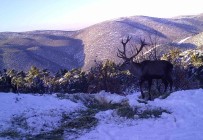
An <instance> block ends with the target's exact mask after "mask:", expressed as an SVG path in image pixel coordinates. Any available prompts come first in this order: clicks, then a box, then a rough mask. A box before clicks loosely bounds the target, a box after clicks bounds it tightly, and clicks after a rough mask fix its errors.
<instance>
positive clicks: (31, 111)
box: [0, 89, 203, 140]
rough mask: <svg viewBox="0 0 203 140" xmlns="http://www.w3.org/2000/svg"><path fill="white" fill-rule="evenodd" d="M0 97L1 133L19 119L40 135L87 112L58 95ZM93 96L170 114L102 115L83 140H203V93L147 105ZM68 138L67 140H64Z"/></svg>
mask: <svg viewBox="0 0 203 140" xmlns="http://www.w3.org/2000/svg"><path fill="white" fill-rule="evenodd" d="M81 95H82V94H81ZM0 96H1V98H0V132H1V131H2V130H6V129H8V128H11V127H13V126H14V125H13V123H12V121H15V120H14V119H13V118H15V117H17V116H24V117H25V118H26V121H27V125H28V126H29V128H32V129H29V130H27V131H31V130H32V132H29V133H33V134H35V133H36V134H37V133H39V131H40V130H41V129H44V131H49V130H52V129H54V128H55V127H57V126H58V125H59V124H58V123H59V122H60V121H59V120H60V119H61V116H62V113H64V112H67V113H70V112H74V111H77V110H85V109H86V108H87V107H85V105H84V104H82V102H80V101H78V102H72V101H70V100H68V99H59V98H57V97H56V96H55V95H43V96H40V95H28V94H20V95H17V94H13V93H0ZM91 96H94V98H95V99H96V100H101V102H102V101H103V102H104V101H105V102H109V103H122V102H125V103H126V102H127V103H128V104H129V105H130V106H131V107H137V108H139V109H140V110H146V109H153V108H162V109H165V110H167V111H169V112H170V113H162V115H161V117H160V118H156V117H151V118H147V119H141V118H139V117H136V116H135V117H134V119H127V118H124V117H120V116H119V115H117V114H116V113H115V110H110V109H109V110H106V111H99V112H98V113H96V115H95V117H96V118H97V119H98V120H99V122H98V124H97V126H95V127H94V128H92V129H90V131H88V132H86V133H82V134H81V135H80V136H79V137H77V139H79V140H153V139H155V140H191V139H193V140H202V139H203V121H202V120H203V89H196V90H186V91H177V92H174V93H172V94H171V95H170V96H168V97H167V98H166V99H155V100H154V101H148V102H147V104H145V103H140V102H139V99H138V96H140V93H132V94H129V95H126V96H119V95H116V94H110V93H106V92H100V93H98V94H95V95H91ZM16 129H17V128H16ZM21 129H22V128H21ZM19 131H25V130H19ZM24 133H27V132H26V131H25V132H24ZM68 138H69V137H67V136H64V139H68Z"/></svg>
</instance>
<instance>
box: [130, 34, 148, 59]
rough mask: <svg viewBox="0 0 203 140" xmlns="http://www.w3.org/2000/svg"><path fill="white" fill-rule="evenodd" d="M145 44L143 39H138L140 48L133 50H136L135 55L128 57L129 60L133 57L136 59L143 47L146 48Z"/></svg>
mask: <svg viewBox="0 0 203 140" xmlns="http://www.w3.org/2000/svg"><path fill="white" fill-rule="evenodd" d="M146 45H147V43H146V42H145V39H141V38H140V48H139V49H138V48H137V47H136V46H135V49H136V53H135V54H134V55H133V56H131V57H130V59H133V58H134V57H136V56H137V55H138V54H139V53H140V52H141V51H142V49H143V47H144V46H146Z"/></svg>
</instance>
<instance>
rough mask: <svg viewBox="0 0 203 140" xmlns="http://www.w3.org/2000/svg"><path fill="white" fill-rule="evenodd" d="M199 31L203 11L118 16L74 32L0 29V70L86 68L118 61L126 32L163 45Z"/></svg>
mask: <svg viewBox="0 0 203 140" xmlns="http://www.w3.org/2000/svg"><path fill="white" fill-rule="evenodd" d="M201 32H203V14H199V15H192V16H181V17H175V18H156V17H148V16H132V17H122V18H118V19H114V20H108V21H104V22H101V23H98V24H95V25H92V26H89V27H87V28H84V29H81V30H76V31H61V30H37V31H28V32H0V69H4V68H7V69H11V68H14V67H15V69H17V70H25V71H27V70H28V69H29V67H31V66H32V65H35V66H37V67H39V68H46V69H50V70H51V71H52V72H56V71H57V70H59V69H73V68H83V69H84V70H88V69H89V68H90V67H91V66H93V65H94V64H95V60H96V61H104V60H106V59H110V60H113V61H115V62H117V63H119V62H120V61H122V60H120V59H119V58H117V49H118V48H120V47H122V45H121V43H120V41H121V39H122V38H123V37H126V36H128V35H130V36H132V37H133V44H138V42H139V38H145V39H146V41H147V42H149V39H148V37H149V36H157V37H158V41H159V42H158V43H160V44H167V43H170V42H178V40H181V39H183V38H186V37H189V36H195V35H198V34H200V33H201ZM187 41H190V39H188V40H187ZM187 43H193V42H187ZM194 45H195V46H197V45H196V44H194Z"/></svg>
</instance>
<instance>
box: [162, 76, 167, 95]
mask: <svg viewBox="0 0 203 140" xmlns="http://www.w3.org/2000/svg"><path fill="white" fill-rule="evenodd" d="M162 81H163V83H164V88H165V89H164V92H166V90H167V88H168V81H167V80H166V79H162Z"/></svg>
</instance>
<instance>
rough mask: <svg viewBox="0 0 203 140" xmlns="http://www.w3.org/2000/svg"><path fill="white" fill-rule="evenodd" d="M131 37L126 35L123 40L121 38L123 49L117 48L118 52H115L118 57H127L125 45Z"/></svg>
mask: <svg viewBox="0 0 203 140" xmlns="http://www.w3.org/2000/svg"><path fill="white" fill-rule="evenodd" d="M131 38H132V37H130V36H128V37H127V39H126V41H125V42H124V40H123V39H122V41H121V43H122V44H123V51H121V50H119V49H118V53H117V56H118V57H119V58H122V59H124V60H126V59H128V58H127V55H126V45H127V43H128V42H129V41H130V40H131Z"/></svg>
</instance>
